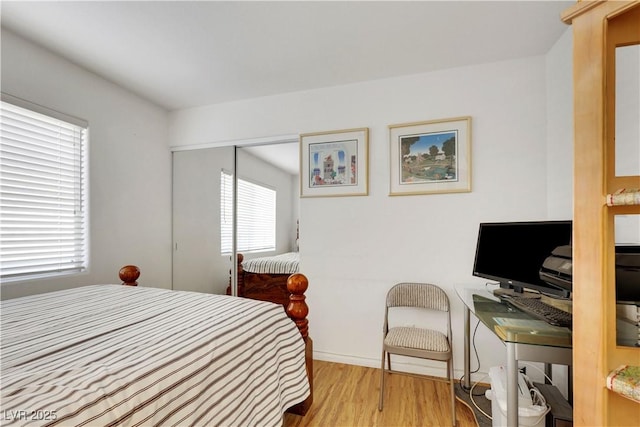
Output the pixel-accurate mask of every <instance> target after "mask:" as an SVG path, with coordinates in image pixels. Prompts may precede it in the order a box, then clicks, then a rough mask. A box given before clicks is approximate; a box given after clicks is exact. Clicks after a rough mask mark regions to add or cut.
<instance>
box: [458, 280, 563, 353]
mask: <svg viewBox="0 0 640 427" xmlns="http://www.w3.org/2000/svg"><path fill="white" fill-rule="evenodd" d="M497 288H498V287H497V286H485V285H456V287H455V289H456V293H457V294H458V297H459V298H460V299H461V300H462V302H463V303H464V305H465V306H467V308H469V310H470V311H471V312H472V313H473V314H475V316H476V317H477V318H478V319H479V320H480V321H481V322H482V323H483V324H484V325H485V326H486V327H487V328H489V329H490V330H491V331H493V332H494V333H495V334H496V335H497V336H498V337H499V338H500V339H501V340H502V341H504V342H513V343H517V344H532V345H541V346H550V347H564V348H571V329H569V328H564V327H559V326H553V325H550V324H548V323H547V322H545V321H544V320H540V319H537V318H535V317H532V316H531V315H529V314H527V313H525V312H523V311H521V310H519V309H517V308H515V307H513V306H511V305H510V304H508V303H506V302H504V301H502V300H500V299H499V298H498V297H496V296H494V295H493V290H494V289H497ZM545 302H547V301H545Z"/></svg>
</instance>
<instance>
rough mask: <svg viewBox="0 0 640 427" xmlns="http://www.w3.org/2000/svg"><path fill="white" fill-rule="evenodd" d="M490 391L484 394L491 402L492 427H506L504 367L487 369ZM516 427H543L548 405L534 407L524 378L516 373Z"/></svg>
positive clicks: (505, 370) (505, 373) (505, 372)
mask: <svg viewBox="0 0 640 427" xmlns="http://www.w3.org/2000/svg"><path fill="white" fill-rule="evenodd" d="M489 378H490V379H491V389H490V390H487V392H486V393H485V395H486V397H487V399H489V400H491V417H492V419H493V420H492V426H493V427H508V426H507V369H506V368H505V367H504V366H494V367H492V368H489ZM518 394H519V396H518V425H520V426H526V427H545V416H546V415H547V412H549V409H550V408H549V405H546V406H540V405H534V404H533V401H532V399H531V393H530V392H529V387H528V386H527V383H526V382H525V380H524V376H523V375H522V374H521V373H518Z"/></svg>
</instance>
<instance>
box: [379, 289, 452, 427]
mask: <svg viewBox="0 0 640 427" xmlns="http://www.w3.org/2000/svg"><path fill="white" fill-rule="evenodd" d="M399 307H415V308H418V309H420V311H424V312H432V313H433V312H434V311H435V312H444V313H446V315H443V316H442V317H446V318H447V322H446V325H444V324H443V325H442V326H446V331H447V333H446V335H445V334H444V333H443V332H440V331H438V330H435V329H425V328H421V327H415V326H411V327H407V326H394V327H392V328H389V313H390V312H392V311H393V309H396V308H399ZM442 329H443V330H444V327H443V328H442ZM391 354H397V355H403V356H410V357H418V358H422V359H430V360H438V361H442V362H446V363H447V378H448V381H447V382H448V383H449V386H450V390H451V419H452V420H453V425H456V405H455V393H454V380H453V349H452V338H451V312H450V309H449V298H448V297H447V294H446V293H445V292H444V291H443V290H442V289H441V288H439V287H438V286H435V285H431V284H426V283H398V284H397V285H395V286H393V287H392V288H391V289H390V290H389V292H388V293H387V299H386V306H385V313H384V326H383V344H382V370H381V375H380V402H379V404H378V410H380V411H382V404H383V399H384V382H385V373H387V372H390V373H391V372H393V373H403V372H399V371H393V370H392V369H391ZM385 358H386V359H387V362H388V365H389V368H388V369H385ZM430 378H432V377H430Z"/></svg>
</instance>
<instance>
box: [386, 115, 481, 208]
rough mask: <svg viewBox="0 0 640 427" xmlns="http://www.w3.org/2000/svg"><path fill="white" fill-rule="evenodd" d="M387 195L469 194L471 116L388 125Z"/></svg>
mask: <svg viewBox="0 0 640 427" xmlns="http://www.w3.org/2000/svg"><path fill="white" fill-rule="evenodd" d="M389 142H390V150H391V151H390V160H391V167H390V176H391V184H390V190H389V195H390V196H403V195H416V194H439V193H464V192H470V191H471V117H468V116H467V117H455V118H450V119H441V120H430V121H424V122H413V123H402V124H396V125H390V126H389Z"/></svg>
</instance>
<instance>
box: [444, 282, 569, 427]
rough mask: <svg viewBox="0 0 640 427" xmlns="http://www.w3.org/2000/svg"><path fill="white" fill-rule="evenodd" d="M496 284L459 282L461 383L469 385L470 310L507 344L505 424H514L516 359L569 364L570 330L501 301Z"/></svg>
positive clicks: (515, 415) (515, 425) (516, 408)
mask: <svg viewBox="0 0 640 427" xmlns="http://www.w3.org/2000/svg"><path fill="white" fill-rule="evenodd" d="M496 288H497V287H496V286H490V287H486V286H485V285H461V286H456V287H455V289H456V293H457V294H458V297H459V298H460V299H461V300H462V302H463V303H464V306H465V310H464V386H465V387H467V388H469V387H470V386H471V373H470V371H471V366H470V365H471V361H470V351H471V336H470V313H471V312H472V313H473V314H474V315H475V316H476V317H477V318H478V319H479V320H480V321H481V322H482V323H483V324H484V325H485V326H486V327H487V328H489V329H490V330H491V331H492V332H493V333H494V334H496V336H497V337H498V338H500V340H501V341H503V342H504V343H505V345H506V347H507V363H506V364H507V366H506V369H507V425H509V426H512V427H517V426H518V361H519V360H526V361H529V362H543V363H548V364H558V365H567V366H568V365H571V330H570V329H568V328H560V327H557V326H551V325H548V324H547V323H546V322H544V321H541V320H538V319H536V318H534V317H531V316H530V315H528V314H526V313H524V312H522V311H520V310H518V309H516V308H514V307H512V306H510V305H508V304H507V303H505V302H502V301H501V300H500V299H499V298H497V297H495V296H494V295H493V292H492V291H493V290H494V289H496Z"/></svg>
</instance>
